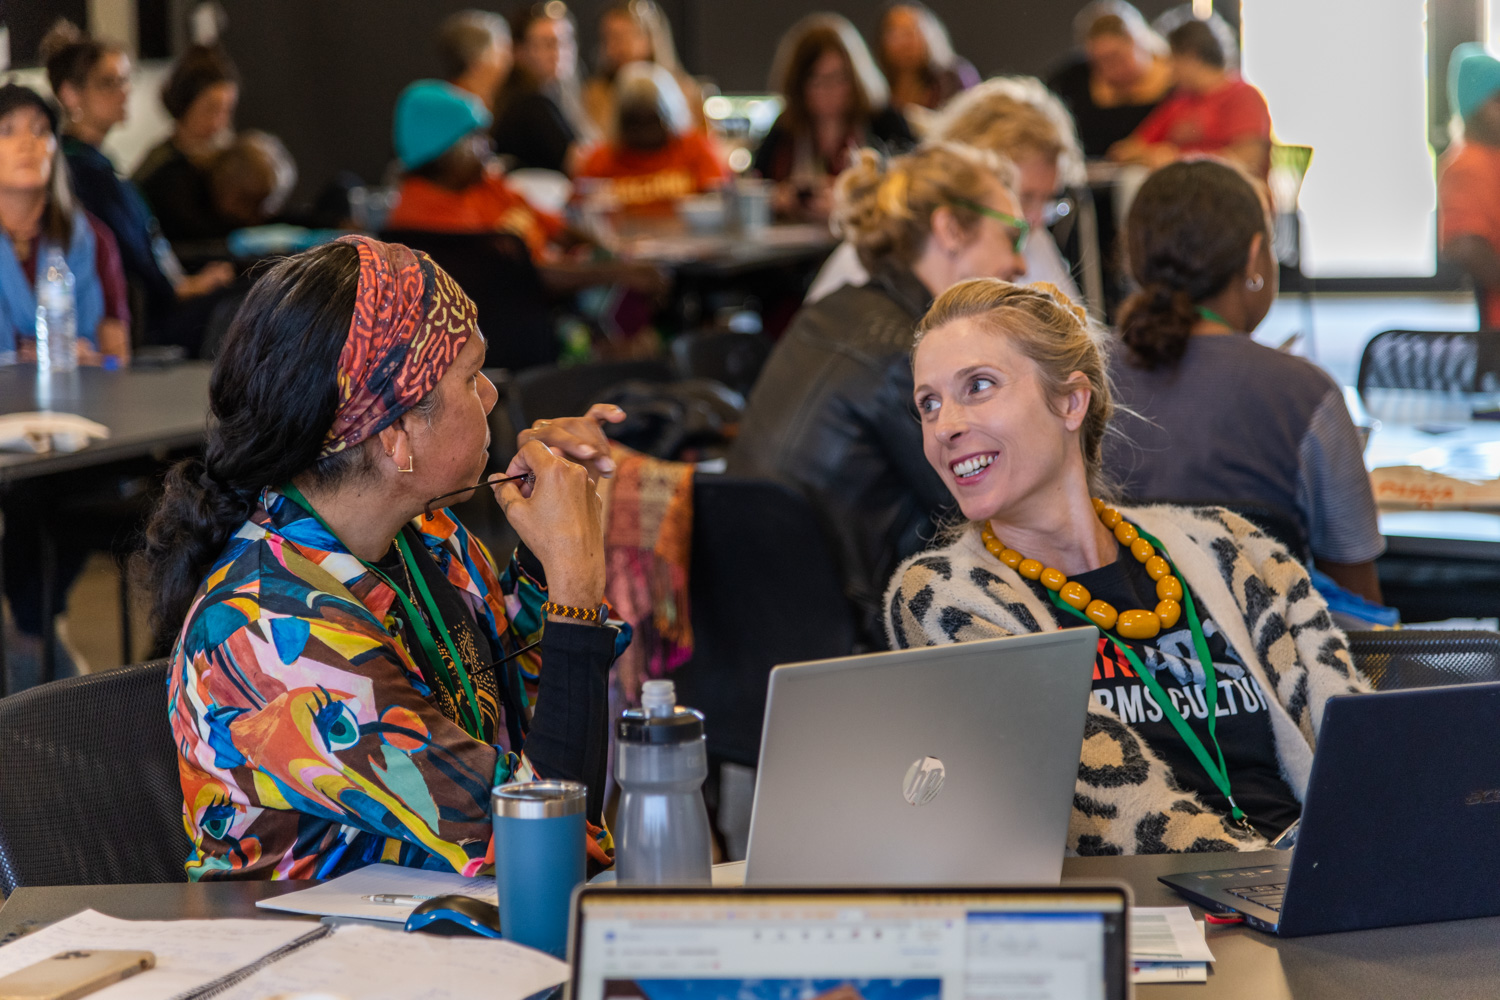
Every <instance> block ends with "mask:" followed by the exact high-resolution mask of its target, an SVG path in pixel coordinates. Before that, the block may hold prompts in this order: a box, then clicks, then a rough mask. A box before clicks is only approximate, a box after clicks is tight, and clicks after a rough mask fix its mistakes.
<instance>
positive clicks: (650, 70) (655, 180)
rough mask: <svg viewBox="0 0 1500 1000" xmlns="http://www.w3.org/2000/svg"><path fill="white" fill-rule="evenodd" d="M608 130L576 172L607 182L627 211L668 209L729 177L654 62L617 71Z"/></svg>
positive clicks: (676, 90)
mask: <svg viewBox="0 0 1500 1000" xmlns="http://www.w3.org/2000/svg"><path fill="white" fill-rule="evenodd" d="M611 132H612V134H611V136H610V138H609V140H608V141H606V142H603V143H601V144H599V145H598V146H596V147H594V149H593V150H591V151H590V152H589V153H588V154H587V155H586V156H585V157H584V160H583V164H582V166H580V167H579V170H578V176H579V178H598V179H600V180H602V181H607V182H608V185H609V189H610V192H611V193H612V194H613V195H614V200H615V202H616V203H617V204H618V205H619V206H620V207H621V208H622V209H624V210H625V211H627V212H631V213H640V214H651V215H660V214H668V213H671V212H672V210H673V207H674V205H675V203H676V202H677V200H678V199H679V198H684V197H687V196H688V195H693V194H698V193H700V192H702V191H706V190H708V189H710V188H714V187H717V186H718V185H719V184H722V183H723V182H724V181H725V180H727V179H728V178H729V170H728V169H727V168H726V167H725V165H724V161H723V159H721V158H720V156H719V154H718V151H717V150H715V149H714V147H713V144H712V142H711V140H710V139H709V138H708V136H707V135H706V134H704V133H703V132H702V131H701V130H700V129H697V128H695V127H694V124H693V116H692V112H691V111H689V109H688V106H687V101H686V100H685V99H684V98H683V96H682V90H681V88H679V87H678V85H677V81H676V79H675V78H673V76H672V74H671V72H669V71H668V70H667V69H665V68H664V67H662V66H659V65H657V64H656V63H649V62H633V63H629V64H627V65H626V66H624V67H623V68H621V70H620V72H619V73H618V74H617V75H616V77H615V120H614V123H613V127H612V129H611Z"/></svg>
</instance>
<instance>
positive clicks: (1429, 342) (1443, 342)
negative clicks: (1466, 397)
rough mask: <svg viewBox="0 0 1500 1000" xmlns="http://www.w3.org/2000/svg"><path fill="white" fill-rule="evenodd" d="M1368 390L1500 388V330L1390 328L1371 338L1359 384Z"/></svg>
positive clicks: (1470, 389) (1497, 389) (1450, 390)
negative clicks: (1447, 330) (1445, 331)
mask: <svg viewBox="0 0 1500 1000" xmlns="http://www.w3.org/2000/svg"><path fill="white" fill-rule="evenodd" d="M1355 385H1356V386H1357V387H1358V389H1359V394H1360V396H1361V397H1363V396H1364V395H1365V393H1366V391H1367V390H1369V389H1428V390H1436V391H1442V392H1497V391H1500V332H1497V331H1486V330H1480V331H1466V332H1458V333H1444V332H1437V331H1430V330H1386V331H1385V332H1384V333H1377V334H1376V335H1375V336H1374V337H1372V338H1370V342H1369V343H1368V344H1366V345H1365V350H1364V354H1363V355H1361V356H1360V359H1359V375H1358V378H1357V380H1356V382H1355Z"/></svg>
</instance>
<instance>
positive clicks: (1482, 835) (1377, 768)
mask: <svg viewBox="0 0 1500 1000" xmlns="http://www.w3.org/2000/svg"><path fill="white" fill-rule="evenodd" d="M1161 881H1163V882H1165V883H1166V884H1167V885H1169V886H1171V887H1172V888H1173V889H1176V890H1177V891H1178V892H1179V893H1181V894H1182V895H1184V896H1186V897H1187V898H1188V899H1190V900H1192V901H1193V902H1195V903H1197V904H1198V905H1200V906H1202V907H1204V908H1205V909H1208V910H1210V911H1215V912H1221V913H1228V912H1238V913H1241V914H1243V915H1244V917H1245V921H1246V923H1248V924H1250V925H1251V926H1253V927H1257V928H1259V929H1261V930H1266V931H1271V932H1272V933H1275V934H1279V935H1282V936H1283V937H1295V936H1298V935H1303V934H1324V933H1328V932H1330V931H1352V930H1359V929H1361V928H1366V927H1388V926H1392V925H1395V924H1420V923H1428V922H1431V921H1435V920H1457V919H1460V918H1464V917H1488V916H1495V915H1497V914H1500V683H1491V684H1463V685H1456V686H1453V687H1439V688H1418V689H1414V690H1410V691H1385V692H1381V693H1379V694H1366V695H1349V696H1344V697H1339V698H1331V699H1329V701H1328V706H1327V708H1326V709H1325V713H1324V716H1323V727H1322V731H1321V733H1320V735H1319V738H1318V750H1317V753H1316V755H1315V756H1314V757H1313V768H1312V776H1311V778H1310V780H1309V781H1308V786H1307V798H1306V801H1305V802H1304V804H1303V809H1302V822H1301V825H1300V828H1299V830H1298V833H1297V846H1296V847H1295V849H1294V850H1293V851H1292V852H1291V857H1290V858H1288V860H1287V862H1286V863H1285V864H1277V865H1266V866H1261V867H1254V868H1231V869H1222V870H1217V871H1199V872H1187V873H1184V874H1180V875H1168V876H1164V877H1163V878H1162V879H1161Z"/></svg>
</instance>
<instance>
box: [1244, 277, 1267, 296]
mask: <svg viewBox="0 0 1500 1000" xmlns="http://www.w3.org/2000/svg"><path fill="white" fill-rule="evenodd" d="M1265 287H1266V279H1265V278H1262V277H1261V276H1260V275H1258V274H1257V275H1256V276H1255V277H1253V278H1250V279H1249V280H1247V281H1246V282H1245V288H1246V290H1247V291H1251V292H1258V291H1260V290H1261V289H1262V288H1265Z"/></svg>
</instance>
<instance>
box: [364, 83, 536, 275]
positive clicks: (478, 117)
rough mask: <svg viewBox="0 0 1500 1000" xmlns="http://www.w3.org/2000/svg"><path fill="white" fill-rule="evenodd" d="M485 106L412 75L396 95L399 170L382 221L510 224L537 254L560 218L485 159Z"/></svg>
mask: <svg viewBox="0 0 1500 1000" xmlns="http://www.w3.org/2000/svg"><path fill="white" fill-rule="evenodd" d="M490 121H491V117H490V112H489V110H488V109H487V108H485V106H484V103H483V102H482V101H481V100H480V99H479V98H478V97H476V96H475V95H473V94H470V93H468V92H467V91H464V90H461V89H459V88H458V87H455V86H453V85H452V84H449V83H443V82H441V81H438V80H418V81H417V82H416V83H414V84H412V85H411V86H409V87H407V88H406V89H405V90H404V91H402V92H401V96H400V97H399V98H397V100H396V122H395V128H394V139H395V143H396V157H397V158H398V159H399V160H400V161H401V166H402V167H403V168H405V170H406V176H405V179H404V180H403V181H402V182H401V190H400V193H399V200H398V201H397V203H396V206H395V207H394V208H393V209H392V210H391V215H390V218H389V220H388V221H387V223H386V224H387V225H388V226H390V227H391V228H392V229H424V230H427V231H429V232H438V233H484V232H511V233H515V234H516V235H517V236H519V237H520V238H521V239H522V240H524V241H525V243H526V246H527V247H528V248H529V249H530V250H531V256H532V258H533V259H535V260H537V261H541V260H543V259H544V258H545V257H546V256H547V254H548V249H547V244H548V242H549V241H551V240H553V239H555V238H556V237H558V236H560V235H561V233H562V228H563V225H562V220H561V219H559V218H558V217H557V216H555V215H551V214H549V213H546V212H542V211H539V210H538V209H535V208H533V207H532V206H531V205H530V204H529V203H528V202H527V201H526V199H525V198H523V197H521V195H520V194H519V193H518V192H516V190H515V189H514V188H512V187H511V186H510V185H509V184H507V183H506V181H505V178H504V177H503V176H501V175H500V174H499V173H497V172H495V171H493V170H491V169H490V167H489V163H490V160H491V156H490V149H489V141H488V138H487V135H486V133H487V130H488V129H489V127H490Z"/></svg>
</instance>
